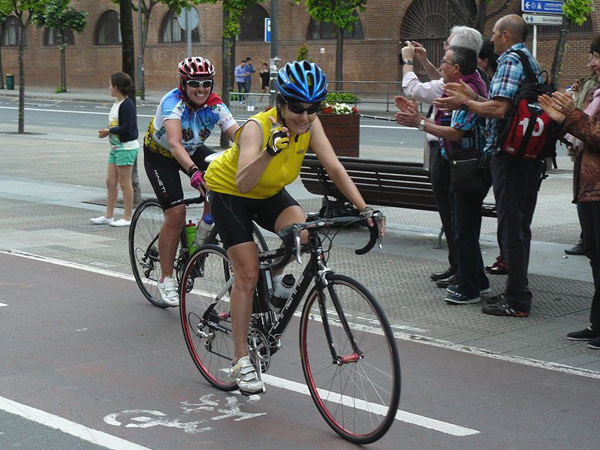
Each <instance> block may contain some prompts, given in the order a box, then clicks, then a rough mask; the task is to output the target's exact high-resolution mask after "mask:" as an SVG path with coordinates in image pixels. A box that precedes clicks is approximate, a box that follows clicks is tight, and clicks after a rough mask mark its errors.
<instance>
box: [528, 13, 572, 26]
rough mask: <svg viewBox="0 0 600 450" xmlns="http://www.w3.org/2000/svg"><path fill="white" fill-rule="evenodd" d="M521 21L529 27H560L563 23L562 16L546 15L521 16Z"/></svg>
mask: <svg viewBox="0 0 600 450" xmlns="http://www.w3.org/2000/svg"><path fill="white" fill-rule="evenodd" d="M523 19H524V20H525V22H527V23H528V24H531V25H560V24H562V21H563V17H562V16H556V15H553V16H550V15H547V14H523Z"/></svg>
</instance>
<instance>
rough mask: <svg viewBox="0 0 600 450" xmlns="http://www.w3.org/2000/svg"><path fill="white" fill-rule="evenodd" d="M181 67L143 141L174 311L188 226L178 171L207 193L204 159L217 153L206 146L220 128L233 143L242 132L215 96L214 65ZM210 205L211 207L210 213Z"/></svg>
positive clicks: (164, 279)
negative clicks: (178, 260) (176, 270)
mask: <svg viewBox="0 0 600 450" xmlns="http://www.w3.org/2000/svg"><path fill="white" fill-rule="evenodd" d="M178 67H179V85H178V86H177V87H176V88H175V89H173V90H171V91H170V92H167V93H166V94H165V96H164V97H163V98H162V100H161V101H160V103H159V105H158V108H157V110H156V115H155V116H154V119H152V120H151V121H150V124H149V125H148V131H147V132H146V135H145V136H144V167H145V169H146V174H147V175H148V178H149V179H150V183H151V184H152V187H153V189H154V192H155V193H156V197H157V198H158V201H159V202H160V204H161V206H162V208H163V211H164V215H165V223H164V225H163V227H162V229H161V231H160V235H159V239H158V251H159V254H160V264H161V268H162V274H161V278H160V280H159V282H158V290H159V292H160V295H161V299H162V301H163V302H165V304H167V305H169V306H177V305H179V295H178V293H177V282H176V280H175V278H174V277H173V264H174V260H175V254H176V252H177V245H178V243H179V236H180V234H181V230H182V229H183V227H184V226H185V205H183V204H182V203H181V201H182V199H183V188H182V186H181V179H180V178H179V171H180V170H181V171H183V172H184V173H186V174H187V175H188V176H189V178H190V183H191V185H192V187H194V188H196V189H198V191H200V193H201V194H205V193H206V184H205V182H204V171H205V170H206V168H207V164H206V163H205V158H206V157H207V156H208V155H210V154H211V153H213V151H212V150H211V149H210V148H208V147H207V146H206V145H205V144H204V142H205V141H206V140H207V139H208V137H209V136H210V134H211V133H212V131H213V129H214V128H215V126H218V127H219V128H221V132H223V133H225V134H226V135H227V137H228V138H229V139H230V140H233V137H234V134H235V132H236V131H237V130H238V128H239V125H238V124H237V122H236V121H235V119H234V118H233V116H232V115H231V112H230V111H229V108H227V106H226V105H225V104H224V103H223V101H222V100H221V99H220V98H219V96H218V95H217V94H215V93H214V92H213V83H214V76H215V68H214V66H213V65H212V63H211V62H210V61H209V60H208V59H206V58H202V57H199V56H196V57H193V58H186V59H184V60H183V61H181V62H180V63H179V66H178ZM206 206H208V203H207V204H205V214H206V212H207V209H206Z"/></svg>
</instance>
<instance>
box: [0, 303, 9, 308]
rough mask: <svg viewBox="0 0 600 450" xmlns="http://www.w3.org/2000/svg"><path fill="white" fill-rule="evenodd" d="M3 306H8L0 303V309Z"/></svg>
mask: <svg viewBox="0 0 600 450" xmlns="http://www.w3.org/2000/svg"><path fill="white" fill-rule="evenodd" d="M3 306H8V305H7V304H6V303H0V308H2V307H3Z"/></svg>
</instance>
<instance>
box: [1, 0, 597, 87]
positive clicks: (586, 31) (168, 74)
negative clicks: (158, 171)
mask: <svg viewBox="0 0 600 450" xmlns="http://www.w3.org/2000/svg"><path fill="white" fill-rule="evenodd" d="M501 3H503V0H502V1H500V0H497V1H496V2H495V3H494V4H501ZM520 4H521V2H520V0H514V1H512V3H511V5H510V7H509V8H508V9H507V10H506V12H505V13H503V14H507V13H519V12H520ZM594 5H595V7H596V10H597V11H598V10H600V0H595V1H594ZM72 6H73V7H75V8H79V9H81V10H84V11H86V12H87V13H88V16H87V21H88V24H87V26H86V28H85V29H84V30H83V32H82V33H74V35H73V34H72V33H70V34H68V35H67V38H68V42H69V45H68V47H67V52H66V55H67V56H66V60H67V64H66V67H67V86H68V87H70V88H76V87H81V88H83V87H93V88H104V87H106V86H107V84H108V80H109V77H110V75H111V74H112V73H114V72H117V71H120V70H121V45H120V31H119V22H118V21H119V15H118V7H117V6H116V5H115V4H113V3H112V2H110V1H109V0H80V1H78V2H73V3H72ZM494 9H495V6H491V7H488V12H489V11H493V10H494ZM196 10H197V12H198V16H199V25H198V27H197V28H196V29H195V30H194V31H193V33H192V53H193V54H194V55H201V56H205V57H207V58H209V59H210V60H211V61H212V62H213V63H214V64H215V66H216V68H217V86H221V84H220V83H221V77H222V70H221V68H222V41H221V30H222V24H223V20H222V15H223V12H222V8H221V5H220V3H217V4H214V5H198V6H197V7H196ZM278 10H279V14H278V22H279V27H278V30H279V41H278V49H279V52H278V53H279V55H278V56H279V58H281V61H283V62H286V61H290V60H295V59H296V58H297V56H298V53H299V51H300V48H301V47H302V46H303V45H304V44H306V46H307V48H308V58H309V59H311V60H312V61H314V62H316V63H317V64H319V65H320V66H321V67H322V68H323V69H324V70H325V71H326V73H327V74H328V77H329V79H330V80H334V79H335V53H336V40H335V37H334V32H333V29H332V28H331V26H329V25H327V24H321V23H318V22H315V21H314V20H312V19H311V17H310V16H309V14H308V12H307V11H306V8H305V7H304V6H303V5H297V4H296V3H295V2H294V1H292V0H281V1H279V3H278ZM136 14H137V13H136V12H134V29H135V33H134V34H135V47H136V61H137V58H138V54H139V47H138V44H139V32H138V18H137V15H136ZM358 16H359V19H360V20H359V22H358V23H357V24H356V26H355V27H354V28H353V30H352V31H349V32H347V33H346V37H345V40H344V65H343V79H344V81H348V82H350V81H371V82H374V83H365V84H364V85H363V86H362V87H361V90H369V89H374V90H381V89H385V83H387V82H397V81H400V79H401V65H400V63H401V57H400V48H401V45H402V44H401V43H402V42H404V41H405V40H406V39H410V40H417V41H420V42H423V43H424V44H425V46H426V48H427V49H428V52H429V55H430V59H431V60H432V61H437V60H439V59H440V58H441V52H442V45H443V42H444V40H445V38H446V37H447V35H448V31H449V29H450V27H451V26H452V25H454V24H456V19H453V18H452V17H453V14H452V11H451V10H450V11H449V10H448V6H447V2H446V1H445V0H370V1H369V2H368V3H367V8H366V10H365V11H364V12H358ZM267 17H270V2H269V1H266V2H263V3H259V4H257V5H255V6H253V7H251V8H249V9H248V10H247V11H246V12H245V13H244V16H243V18H242V32H241V35H240V37H239V39H238V40H237V42H236V45H235V64H234V65H233V67H235V65H237V64H238V63H239V60H240V59H242V58H245V57H247V56H251V57H252V58H253V62H254V66H255V68H256V69H257V72H258V68H259V67H260V64H261V63H262V62H268V61H269V55H270V46H269V44H268V43H266V42H264V19H265V18H267ZM496 19H497V17H496V18H493V19H491V20H489V21H488V22H487V23H486V30H485V32H484V35H485V37H490V36H491V28H492V26H493V24H494V21H495V20H496ZM14 20H15V19H14V18H10V17H9V20H8V21H7V24H6V27H5V31H4V33H3V35H2V39H1V41H0V42H1V43H2V46H1V47H0V51H1V52H2V54H1V56H2V68H3V72H4V73H5V74H8V73H11V74H15V79H18V78H17V76H16V74H17V73H18V65H17V56H18V33H15V27H14V25H15V23H14ZM598 32H600V27H599V24H598V15H597V13H596V12H593V13H592V16H591V18H590V19H589V20H588V22H587V23H586V24H585V25H584V26H583V27H576V29H575V30H573V31H572V32H571V33H570V34H569V38H568V49H567V53H566V55H565V57H564V59H563V68H562V72H561V85H563V86H564V85H567V84H570V83H571V82H572V81H573V80H574V79H576V78H578V77H582V76H585V75H586V74H587V73H588V70H587V69H586V67H585V63H586V62H587V57H588V54H589V47H590V42H591V40H592V39H593V38H594V36H595V35H596V34H597V33H598ZM557 38H558V27H538V34H537V55H538V60H539V61H540V64H541V65H542V67H543V68H544V69H546V70H547V71H548V72H550V69H551V65H552V61H553V58H554V52H555V47H556V41H557ZM25 42H26V47H25V55H24V56H25V57H24V60H25V80H26V85H30V86H49V87H57V86H59V85H60V53H59V49H58V47H57V45H56V35H55V33H54V30H48V29H36V28H35V27H34V26H32V25H31V26H29V27H28V30H27V36H26V41H25ZM531 44H532V37H531V33H530V38H529V46H530V47H531ZM186 56H187V44H186V40H185V32H184V31H183V30H181V28H180V27H179V24H178V22H177V17H176V16H175V15H174V14H173V13H172V12H170V11H169V10H168V9H167V8H166V7H165V6H164V5H163V4H160V3H159V4H157V5H156V6H154V8H153V10H152V14H151V17H150V22H149V33H148V37H147V43H146V47H145V52H144V61H145V64H144V67H145V76H144V80H145V87H146V89H147V90H158V91H162V90H167V89H168V88H170V87H171V86H174V85H175V84H176V82H177V80H176V73H177V71H176V66H177V63H178V62H179V61H180V60H182V59H183V58H184V57H186ZM233 67H232V68H231V70H233ZM345 89H349V88H347V87H346V86H345ZM350 89H351V88H350ZM350 89H349V90H350ZM252 90H253V91H259V90H260V82H259V78H258V73H257V74H256V75H255V78H254V82H253V86H252Z"/></svg>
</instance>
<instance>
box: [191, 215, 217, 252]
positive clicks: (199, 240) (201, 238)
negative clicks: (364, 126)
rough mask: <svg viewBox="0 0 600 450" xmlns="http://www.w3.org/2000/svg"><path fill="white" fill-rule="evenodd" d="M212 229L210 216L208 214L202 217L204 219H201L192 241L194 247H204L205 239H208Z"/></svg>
mask: <svg viewBox="0 0 600 450" xmlns="http://www.w3.org/2000/svg"><path fill="white" fill-rule="evenodd" d="M212 227H213V218H212V214H210V213H208V214H206V215H205V216H204V219H202V220H201V221H199V223H198V231H197V232H196V239H195V241H194V243H195V244H196V247H200V246H201V245H204V242H205V241H206V238H207V237H208V234H209V233H210V230H212Z"/></svg>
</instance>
